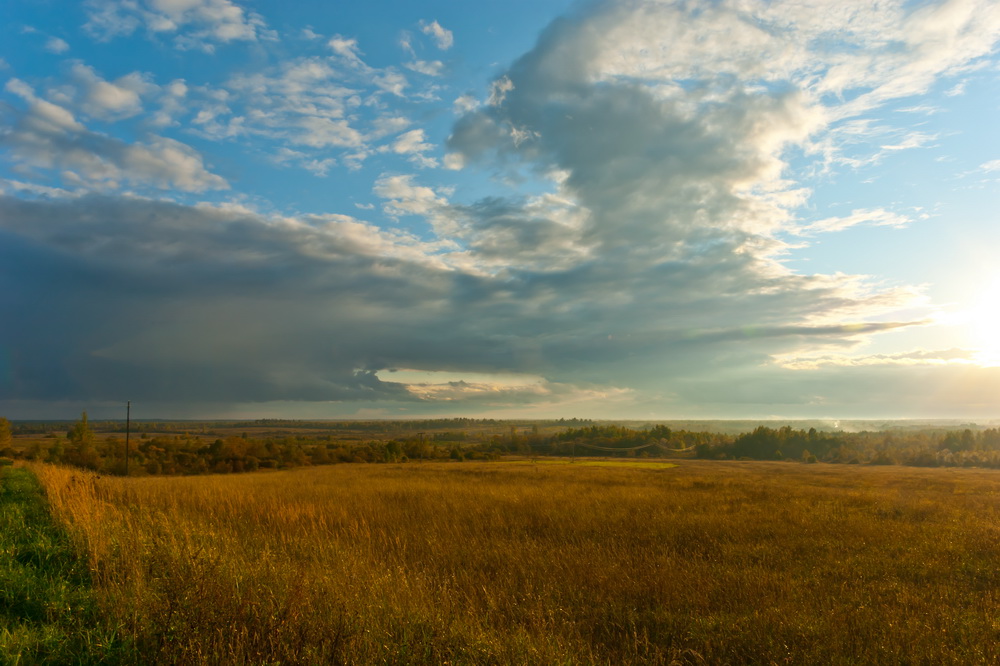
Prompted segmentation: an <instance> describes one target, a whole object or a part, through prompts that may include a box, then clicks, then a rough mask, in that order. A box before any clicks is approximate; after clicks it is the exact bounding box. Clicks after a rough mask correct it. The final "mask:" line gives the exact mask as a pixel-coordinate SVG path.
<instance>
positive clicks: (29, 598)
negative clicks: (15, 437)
mask: <svg viewBox="0 0 1000 666" xmlns="http://www.w3.org/2000/svg"><path fill="white" fill-rule="evenodd" d="M126 655H127V651H126V650H123V645H122V644H121V643H120V641H118V640H117V639H116V637H115V634H114V632H113V631H111V630H109V629H107V628H106V627H102V625H101V623H100V621H99V618H98V614H97V607H96V604H95V602H94V599H93V597H92V594H91V589H90V585H89V573H88V571H87V567H86V564H85V562H83V561H81V560H80V559H78V558H77V557H76V555H75V553H74V551H73V549H72V544H71V543H70V541H69V539H68V537H67V535H66V534H65V533H64V532H63V531H62V530H60V529H59V528H57V527H56V525H55V524H54V523H53V522H52V519H51V517H50V515H49V512H48V505H47V502H46V500H45V496H44V494H43V492H42V489H41V486H39V484H38V480H37V479H36V478H35V477H34V475H32V474H31V472H29V471H28V470H26V469H24V468H16V467H4V468H0V664H98V663H101V664H108V663H123V662H128V661H129V660H128V659H126V658H125V657H126Z"/></svg>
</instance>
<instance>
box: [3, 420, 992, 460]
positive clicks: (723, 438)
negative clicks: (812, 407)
mask: <svg viewBox="0 0 1000 666" xmlns="http://www.w3.org/2000/svg"><path fill="white" fill-rule="evenodd" d="M562 423H564V424H565V426H564V427H565V429H564V430H561V431H559V432H556V433H544V434H543V433H541V432H540V431H539V427H538V425H537V424H535V425H530V426H518V425H509V426H508V429H507V431H506V432H504V433H503V434H493V435H489V436H485V435H483V436H476V435H474V434H470V433H467V432H465V431H448V430H444V431H438V432H429V433H425V432H417V433H415V434H412V435H410V436H407V437H402V438H397V439H390V440H388V441H386V440H375V439H372V440H368V441H354V442H348V441H342V440H337V439H335V438H334V437H332V436H331V435H329V434H321V433H316V434H313V433H306V434H301V433H300V434H295V435H286V436H266V437H251V436H248V434H247V433H245V432H244V433H242V434H241V435H228V436H225V437H219V438H216V439H215V440H214V441H212V440H211V439H210V438H206V437H205V436H204V433H202V434H201V436H199V435H197V434H195V435H192V434H190V433H189V432H184V433H178V434H173V433H171V434H164V433H160V434H153V433H148V432H141V433H138V434H137V435H136V436H135V437H133V439H132V440H131V443H130V446H129V451H128V458H129V473H130V474H207V473H234V472H248V471H255V470H260V469H284V468H290V467H301V466H306V465H327V464H335V463H346V462H356V463H357V462H367V463H387V462H406V461H411V460H458V461H461V460H490V459H495V458H498V457H500V456H502V455H508V454H520V455H527V456H562V457H595V456H597V457H627V458H636V457H640V458H650V457H652V458H658V457H676V456H682V457H696V458H702V459H715V460H741V459H742V460H790V461H801V462H807V463H809V462H829V463H846V464H871V465H916V466H965V467H970V466H976V467H993V468H1000V429H998V428H987V429H977V430H972V429H970V428H966V429H963V430H946V429H933V428H927V429H915V430H883V431H861V432H843V431H817V430H816V429H815V428H810V429H809V430H804V429H794V428H792V427H791V426H784V427H779V428H772V427H769V426H759V427H757V428H755V429H754V430H752V431H750V432H746V433H742V434H739V435H732V434H725V433H717V432H707V431H688V430H672V429H671V428H670V427H668V426H666V425H653V426H647V427H639V428H630V427H625V426H621V425H615V424H594V425H583V426H582V427H568V426H569V425H570V423H573V422H570V421H564V422H562ZM577 423H586V422H577ZM421 425H424V426H430V425H437V426H438V427H440V425H441V424H440V422H437V423H432V422H421ZM450 425H453V426H462V425H470V424H469V423H468V421H466V420H462V419H455V420H454V423H451V424H450ZM45 432H47V434H46V436H45V437H46V438H45V439H43V440H38V439H36V440H34V441H32V443H30V444H29V445H28V446H27V447H21V448H14V446H13V440H12V436H11V433H12V426H11V423H10V422H9V421H8V420H7V419H5V418H0V458H4V459H7V460H10V459H15V458H23V459H29V460H40V461H45V462H51V463H58V464H67V465H74V466H78V467H83V468H86V469H91V470H94V471H98V472H103V473H108V474H124V473H125V468H126V450H125V438H124V437H123V436H122V433H119V432H117V431H115V430H114V429H112V432H108V433H102V434H101V435H99V434H97V433H95V431H94V429H93V428H92V427H91V425H90V423H89V421H88V419H87V414H86V412H84V413H83V414H82V415H81V418H80V420H79V421H77V422H75V423H73V424H72V426H71V427H69V428H68V429H67V430H65V434H64V435H61V436H60V435H59V434H57V433H56V432H53V431H48V430H46V431H45Z"/></svg>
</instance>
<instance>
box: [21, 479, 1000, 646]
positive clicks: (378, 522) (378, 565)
mask: <svg viewBox="0 0 1000 666" xmlns="http://www.w3.org/2000/svg"><path fill="white" fill-rule="evenodd" d="M33 469H34V470H35V472H36V473H37V474H38V476H39V478H40V479H41V480H42V483H43V485H44V486H45V488H46V491H47V493H48V496H49V501H50V503H51V505H52V506H53V508H54V510H55V511H56V514H57V516H59V518H60V519H61V520H62V521H63V522H64V523H65V524H66V526H67V529H68V530H69V531H70V534H71V535H72V538H73V539H74V541H75V543H76V544H77V545H78V547H79V548H80V549H81V551H82V552H85V553H86V557H87V560H88V562H89V566H90V569H91V571H92V572H93V576H94V578H95V581H96V587H97V592H98V594H99V601H100V604H101V607H102V608H103V609H104V612H105V613H107V614H108V616H109V618H111V620H112V621H113V622H114V623H116V624H118V625H120V626H122V627H123V630H124V631H125V632H126V633H127V634H128V635H129V636H132V637H134V639H135V641H136V645H137V647H138V649H139V650H140V652H141V654H142V655H144V656H143V661H144V663H157V662H158V663H197V662H210V663H277V662H281V663H398V664H404V663H407V664H431V663H433V664H440V663H446V662H447V663H475V664H528V663H532V664H534V663H549V664H555V663H601V664H619V663H664V664H665V663H703V662H705V663H722V662H728V663H844V664H847V663H851V664H853V663H916V662H922V663H963V664H969V663H996V662H997V661H1000V643H998V641H997V636H998V631H1000V522H998V507H1000V475H998V474H997V473H995V472H985V471H977V470H920V469H901V468H860V467H854V466H851V467H847V466H826V465H808V466H806V465H798V464H787V463H785V464H782V463H722V462H694V461H689V462H682V463H680V464H679V465H678V466H677V467H674V468H644V467H621V468H618V467H608V466H602V467H595V466H582V465H514V464H506V463H476V464H469V463H465V464H444V463H435V464H412V463H411V464H406V465H379V466H366V465H352V466H346V465H345V466H335V467H323V468H313V469H301V470H295V471H290V472H281V473H271V474H246V475H238V476H218V477H197V478H142V479H120V478H109V477H102V478H96V477H94V476H92V475H88V474H84V473H81V472H79V471H71V470H67V469H64V468H57V467H52V466H45V465H38V466H35V467H33Z"/></svg>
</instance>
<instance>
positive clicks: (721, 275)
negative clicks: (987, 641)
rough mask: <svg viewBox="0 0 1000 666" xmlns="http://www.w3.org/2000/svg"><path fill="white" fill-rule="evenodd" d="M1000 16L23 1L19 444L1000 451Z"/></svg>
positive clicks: (0, 219) (16, 229)
mask: <svg viewBox="0 0 1000 666" xmlns="http://www.w3.org/2000/svg"><path fill="white" fill-rule="evenodd" d="M998 43H1000V6H998V5H997V4H996V3H995V2H991V1H986V0H984V1H976V0H944V1H940V2H920V3H916V2H885V3H877V4H873V3H868V2H843V3H836V4H835V5H831V4H830V3H827V2H798V1H796V2H781V1H776V2H754V1H752V0H747V1H739V2H737V1H736V0H732V1H728V2H727V1H722V2H687V3H683V2H658V1H647V0H627V1H625V0H621V1H615V0H608V1H604V2H586V3H573V2H568V1H560V2H555V1H554V2H526V1H521V0H515V1H509V2H504V3H479V4H474V5H473V4H469V3H457V2H379V1H376V2H369V3H327V2H310V1H303V2H296V3H291V4H289V3H282V4H279V3H277V2H265V1H261V2H235V1H231V0H103V1H101V2H55V1H53V2H30V3H29V2H21V1H16V0H15V1H14V2H7V3H4V4H3V7H2V9H0V44H2V46H0V313H2V314H0V414H3V415H6V416H8V417H10V418H43V417H49V418H60V417H72V416H74V415H76V414H78V413H79V411H80V410H81V409H87V410H88V411H89V412H90V413H91V414H92V415H95V416H101V415H106V414H117V413H118V412H119V411H120V409H119V407H120V405H121V404H122V403H124V401H125V400H132V401H133V404H134V405H136V406H137V407H140V406H141V411H142V412H144V413H145V414H146V415H148V416H149V417H156V418H169V417H190V418H210V417H217V418H226V417H288V418H373V417H386V418H405V417H424V416H456V415H461V416H491V417H528V418H530V417H538V418H542V417H573V416H581V417H592V418H645V419H670V418H789V419H791V418H968V419H976V420H986V419H993V418H1000V367H998V366H1000V268H997V262H996V259H995V257H996V255H997V250H998V249H1000V231H998V229H1000V227H998V225H997V224H996V222H997V211H998V210H1000V197H998V192H1000V129H998V127H1000V124H998V123H996V122H995V118H996V117H997V114H998V110H1000V108H998V107H1000V70H998V64H1000V58H998V55H997V47H998Z"/></svg>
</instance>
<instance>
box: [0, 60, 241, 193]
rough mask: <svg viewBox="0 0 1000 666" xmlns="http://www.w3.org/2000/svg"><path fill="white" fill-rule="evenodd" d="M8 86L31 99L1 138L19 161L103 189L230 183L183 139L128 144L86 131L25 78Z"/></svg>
mask: <svg viewBox="0 0 1000 666" xmlns="http://www.w3.org/2000/svg"><path fill="white" fill-rule="evenodd" d="M6 89H7V90H8V91H10V92H13V93H14V94H17V95H18V96H20V97H22V98H23V99H24V100H25V101H26V102H28V108H27V109H24V110H22V111H19V112H18V114H17V119H16V121H15V122H14V123H13V126H12V127H11V129H10V130H9V131H8V132H7V133H6V134H5V135H4V136H3V137H2V139H0V142H2V144H3V145H5V146H6V147H7V148H8V150H9V151H10V153H11V156H12V158H13V160H14V161H15V162H17V163H20V164H23V165H28V166H31V167H35V168H41V169H48V170H55V171H62V172H63V174H62V177H63V178H64V179H65V178H67V176H69V177H71V178H72V179H74V184H79V185H81V186H88V187H95V188H101V189H104V188H109V189H117V188H118V187H120V186H121V184H122V183H124V182H127V183H133V184H136V185H143V186H153V187H158V188H164V189H165V188H178V189H181V190H185V191H190V192H201V191H204V190H207V189H223V188H227V187H228V184H227V183H226V181H225V179H223V178H222V177H220V176H218V175H216V174H213V173H211V172H209V171H208V170H207V169H206V168H205V166H204V163H203V160H202V157H201V155H199V154H198V153H197V151H195V150H194V149H192V148H191V147H190V146H187V145H185V144H183V143H180V142H179V141H175V140H173V139H168V138H164V137H160V136H155V135H151V136H150V137H149V138H148V140H147V141H146V142H144V143H138V142H137V143H127V142H125V141H122V140H120V139H117V138H114V137H111V136H108V135H106V134H102V133H99V132H94V131H91V130H89V129H87V128H86V127H85V126H84V125H83V124H82V123H80V122H79V121H77V120H76V119H75V118H74V117H73V114H72V113H71V112H70V111H69V110H67V109H65V108H63V107H61V106H59V105H57V104H53V103H51V102H48V101H46V100H44V99H40V98H38V97H37V96H36V95H35V94H34V91H33V90H32V89H31V87H30V86H28V85H27V84H25V83H24V82H23V81H20V80H18V79H11V80H10V81H8V83H7V85H6Z"/></svg>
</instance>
